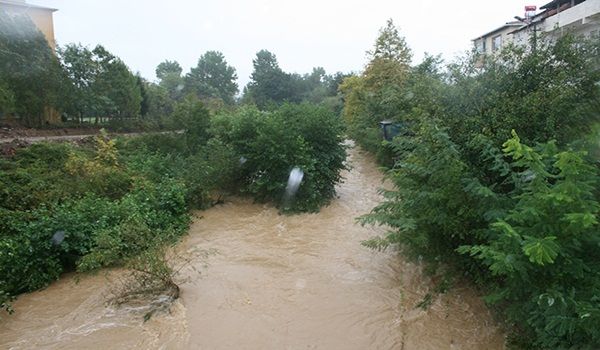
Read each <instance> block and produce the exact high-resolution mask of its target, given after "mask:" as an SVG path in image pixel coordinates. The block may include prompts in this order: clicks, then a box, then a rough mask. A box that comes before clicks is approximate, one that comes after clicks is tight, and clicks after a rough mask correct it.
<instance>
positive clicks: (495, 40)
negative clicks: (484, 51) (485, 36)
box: [492, 35, 502, 51]
mask: <svg viewBox="0 0 600 350" xmlns="http://www.w3.org/2000/svg"><path fill="white" fill-rule="evenodd" d="M501 47H502V35H496V36H495V37H492V51H497V50H500V48H501Z"/></svg>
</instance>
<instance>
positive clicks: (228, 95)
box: [185, 51, 238, 104]
mask: <svg viewBox="0 0 600 350" xmlns="http://www.w3.org/2000/svg"><path fill="white" fill-rule="evenodd" d="M236 79H237V74H236V72H235V68H233V67H232V66H230V65H228V64H227V61H226V60H225V56H224V55H223V54H222V53H221V52H219V51H207V52H205V53H204V54H203V55H202V56H201V57H200V59H199V60H198V64H197V65H196V67H193V68H192V69H191V70H190V72H189V73H188V74H187V75H186V76H185V91H186V92H187V93H193V94H194V95H196V96H197V97H198V98H200V99H203V100H206V99H215V98H218V99H221V100H223V101H224V102H225V103H226V104H233V102H234V98H235V95H236V94H237V92H238V85H237V83H236Z"/></svg>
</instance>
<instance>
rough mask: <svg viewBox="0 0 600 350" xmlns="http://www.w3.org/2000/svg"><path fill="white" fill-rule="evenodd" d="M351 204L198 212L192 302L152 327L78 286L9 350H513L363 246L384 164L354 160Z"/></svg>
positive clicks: (407, 270) (417, 278)
mask: <svg viewBox="0 0 600 350" xmlns="http://www.w3.org/2000/svg"><path fill="white" fill-rule="evenodd" d="M349 162H350V164H351V166H352V170H350V171H349V172H346V173H345V174H344V177H345V181H344V183H343V184H341V185H340V186H339V187H338V196H339V198H338V199H336V200H335V201H333V202H332V204H331V205H330V206H328V207H326V208H324V209H323V210H321V212H319V213H318V214H302V215H294V216H283V215H278V213H277V211H276V210H275V209H273V208H271V207H270V206H268V205H261V204H253V203H252V202H251V201H247V200H241V199H233V200H230V201H228V202H227V203H226V204H224V205H221V206H217V207H214V208H212V209H210V210H207V211H203V212H198V213H196V216H197V218H196V219H195V220H194V223H193V225H192V227H191V230H190V233H189V235H188V236H187V237H186V238H185V239H184V240H183V242H182V243H181V244H180V245H179V247H178V250H179V251H180V252H182V253H183V254H188V256H193V257H194V258H192V261H191V266H189V267H188V268H186V269H185V270H184V271H183V275H184V276H182V277H183V279H184V280H186V282H184V283H182V285H181V298H180V299H179V300H177V301H176V302H175V303H174V304H173V305H172V306H171V307H170V309H169V311H168V312H158V313H156V314H155V315H154V316H153V317H152V318H151V319H150V320H148V321H147V322H144V321H143V317H142V313H140V310H138V308H136V307H133V306H130V307H119V308H115V307H112V306H107V305H106V303H105V300H106V297H107V294H108V289H109V288H110V287H109V285H110V283H108V279H110V278H112V277H110V275H115V274H116V275H119V274H120V273H121V272H119V271H112V272H111V273H109V277H108V279H107V277H106V276H105V274H98V275H94V276H84V277H80V278H76V276H72V275H67V276H64V277H63V278H62V279H61V280H60V281H58V282H56V283H54V284H53V285H51V286H50V287H49V288H47V289H45V290H42V291H39V292H35V293H31V294H27V295H23V296H21V297H20V298H19V299H18V300H17V301H16V302H15V304H14V307H15V309H16V313H15V314H14V315H12V316H5V315H2V319H1V320H0V348H1V349H5V348H6V349H34V348H35V349H360V350H364V349H490V350H492V349H503V348H504V335H503V333H502V332H501V330H500V329H499V328H498V327H497V326H496V325H495V323H494V322H493V320H492V317H491V315H490V313H489V311H488V310H487V309H486V307H485V305H484V304H483V302H482V301H481V300H480V299H479V298H478V297H477V295H476V293H475V292H474V290H473V289H472V288H470V287H469V286H467V285H465V284H464V283H455V285H454V286H453V287H452V288H451V289H450V290H449V291H448V292H447V293H445V294H441V295H439V296H435V297H434V298H432V300H431V305H430V306H429V307H428V308H427V309H425V310H424V309H422V308H420V307H417V304H418V303H419V302H420V301H422V300H423V298H424V297H425V295H426V294H427V293H428V292H430V290H431V289H432V288H433V285H434V283H433V282H432V281H431V279H430V278H429V277H426V276H425V275H424V274H423V272H422V267H421V266H419V265H418V264H414V263H411V262H408V261H406V260H404V259H402V258H401V257H399V256H398V255H397V254H396V253H394V252H391V251H390V252H385V253H378V252H375V251H371V250H369V249H367V248H364V247H362V246H361V245H360V242H361V241H362V240H364V239H366V238H369V237H371V236H373V235H375V234H378V233H381V232H382V229H381V228H373V227H361V226H360V225H357V224H356V223H355V218H356V217H357V216H359V215H362V214H364V213H367V212H368V211H369V210H370V209H371V208H373V207H374V206H375V205H376V204H377V202H378V201H379V200H380V196H379V195H378V193H377V189H378V188H379V187H381V185H382V183H381V179H382V175H381V173H380V172H379V171H378V170H377V168H376V166H375V164H374V162H373V160H372V159H371V158H370V157H369V156H367V155H366V154H363V153H362V152H361V151H359V150H358V149H353V150H351V151H350V158H349Z"/></svg>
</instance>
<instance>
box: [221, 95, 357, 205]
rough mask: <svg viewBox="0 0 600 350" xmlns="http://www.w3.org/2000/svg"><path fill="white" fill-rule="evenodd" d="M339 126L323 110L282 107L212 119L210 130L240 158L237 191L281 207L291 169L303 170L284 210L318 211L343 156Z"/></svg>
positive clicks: (329, 196) (331, 191) (327, 197)
mask: <svg viewBox="0 0 600 350" xmlns="http://www.w3.org/2000/svg"><path fill="white" fill-rule="evenodd" d="M342 131H343V128H342V124H341V121H340V120H339V118H337V117H336V116H335V115H334V114H333V113H332V112H331V111H329V110H327V109H326V108H323V107H317V106H314V105H308V104H302V105H291V104H286V105H283V106H281V107H279V108H278V109H276V110H275V111H273V112H259V111H258V110H256V109H252V108H246V109H242V110H240V111H239V112H237V113H235V114H226V115H225V114H224V115H219V116H216V117H215V118H214V119H213V122H212V132H213V134H214V135H215V137H216V138H217V139H218V140H220V141H222V142H223V143H224V144H229V145H231V146H232V147H233V150H234V152H235V154H236V156H237V157H238V158H239V159H240V160H241V163H243V164H241V167H240V170H239V175H238V181H239V182H240V183H241V185H242V191H243V192H246V193H248V194H250V195H252V196H253V197H254V198H255V199H256V200H259V201H271V202H273V203H276V204H278V205H279V206H282V205H283V204H284V203H283V201H282V198H283V196H284V192H285V188H286V185H287V180H288V177H289V174H290V171H291V170H292V169H293V168H295V167H298V168H300V169H301V170H302V171H303V172H304V178H303V181H302V184H301V186H300V188H299V191H298V193H297V194H296V197H295V200H294V201H293V202H290V203H286V205H285V207H282V210H284V211H287V210H289V211H317V210H318V209H319V208H320V207H321V206H323V205H325V204H327V203H328V202H329V201H330V200H331V199H332V198H333V196H334V194H335V185H336V184H337V183H338V182H340V180H341V177H340V171H341V170H342V169H344V167H345V166H344V160H345V157H346V152H345V148H344V146H343V144H342Z"/></svg>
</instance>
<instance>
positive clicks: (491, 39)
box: [473, 21, 523, 55]
mask: <svg viewBox="0 0 600 350" xmlns="http://www.w3.org/2000/svg"><path fill="white" fill-rule="evenodd" d="M522 26H523V23H521V22H519V21H515V22H508V23H506V24H504V25H503V26H501V27H498V28H496V29H494V30H492V31H490V32H487V33H485V34H483V35H482V36H480V37H478V38H475V39H473V44H474V45H475V50H476V51H477V52H478V53H480V54H488V55H489V54H493V53H494V52H496V51H498V50H500V49H501V48H502V46H503V45H506V44H507V43H509V42H512V40H513V37H512V35H511V33H512V32H514V31H515V30H516V29H518V28H520V27H522Z"/></svg>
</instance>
